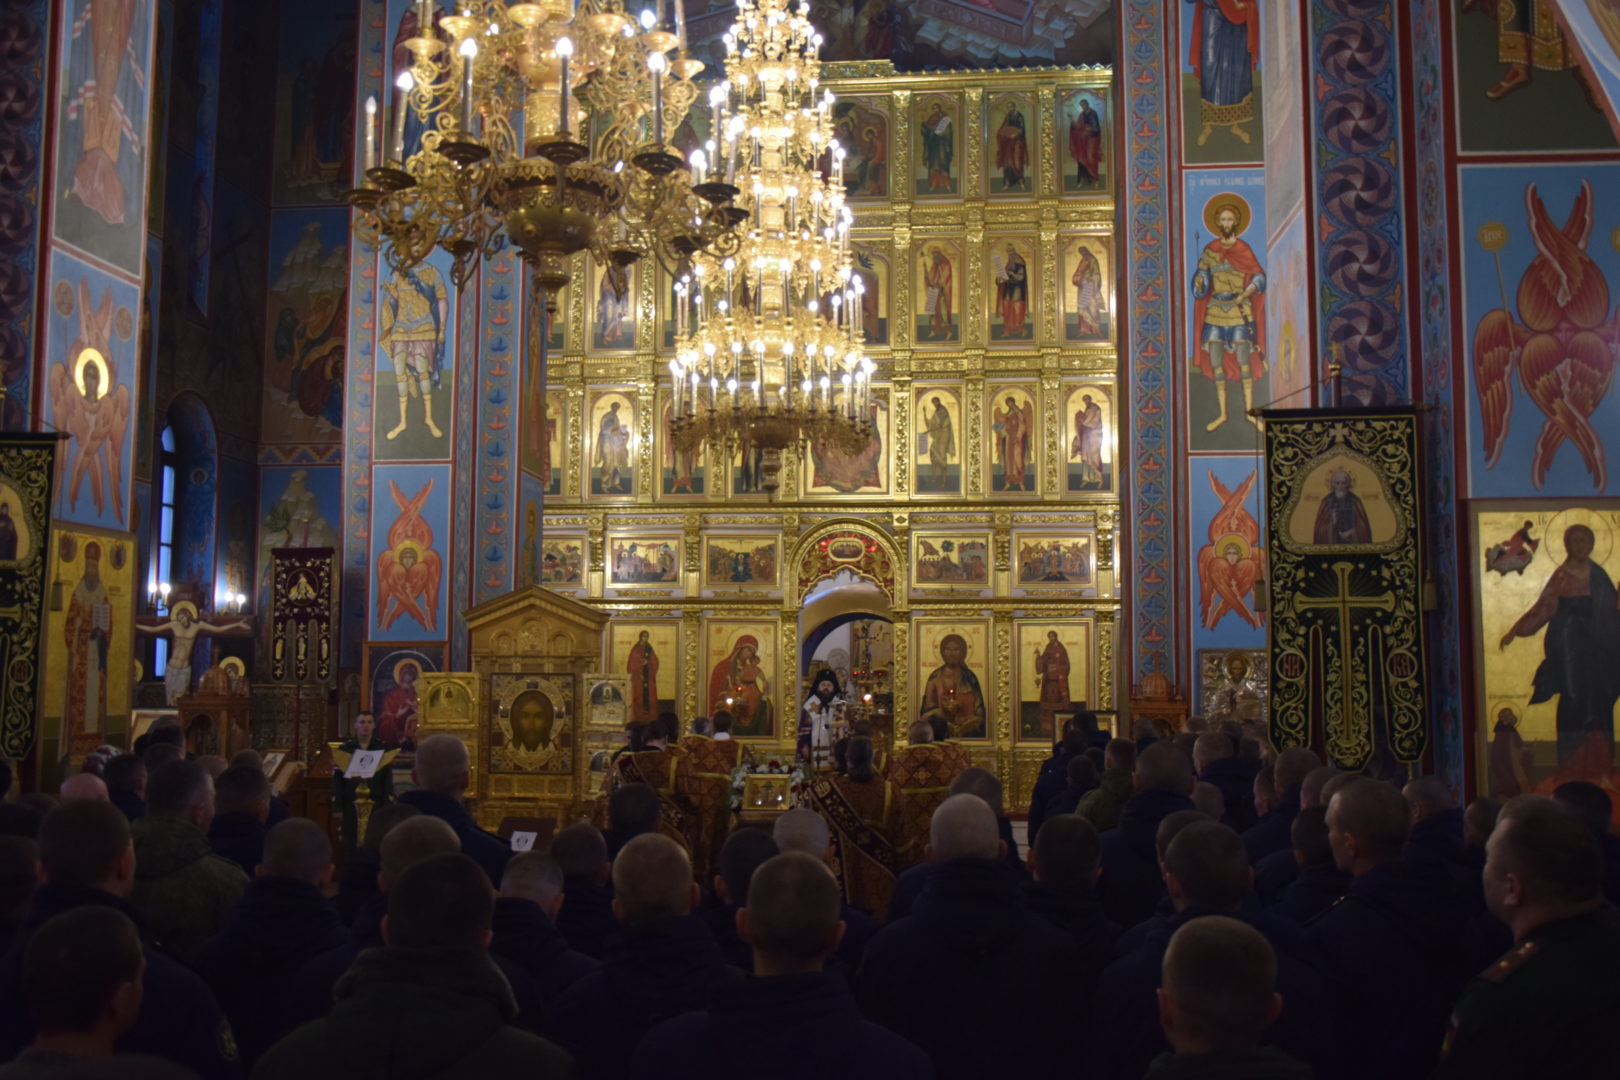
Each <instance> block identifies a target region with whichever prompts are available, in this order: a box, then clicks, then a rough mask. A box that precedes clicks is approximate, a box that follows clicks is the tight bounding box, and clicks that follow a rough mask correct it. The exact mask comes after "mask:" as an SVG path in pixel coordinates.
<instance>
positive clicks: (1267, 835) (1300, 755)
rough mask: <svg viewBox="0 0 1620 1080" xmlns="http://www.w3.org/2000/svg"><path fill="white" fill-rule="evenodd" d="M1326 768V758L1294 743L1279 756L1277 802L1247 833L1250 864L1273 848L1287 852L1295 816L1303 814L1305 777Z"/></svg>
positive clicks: (1245, 842)
mask: <svg viewBox="0 0 1620 1080" xmlns="http://www.w3.org/2000/svg"><path fill="white" fill-rule="evenodd" d="M1321 767H1322V759H1321V758H1319V757H1317V756H1316V754H1315V752H1313V751H1311V750H1309V749H1307V748H1306V747H1303V746H1290V747H1289V748H1288V749H1287V750H1284V751H1283V752H1282V753H1280V754H1278V755H1277V763H1276V765H1274V766H1273V767H1272V777H1273V784H1274V786H1275V788H1276V792H1277V802H1276V805H1275V806H1273V807H1272V808H1271V811H1270V813H1268V814H1266V815H1265V816H1263V817H1262V818H1261V819H1260V820H1259V821H1258V822H1256V823H1255V825H1254V827H1253V828H1252V829H1249V830H1248V831H1246V832H1245V833H1244V834H1243V846H1244V848H1245V849H1246V850H1247V851H1248V853H1249V865H1251V866H1257V865H1259V863H1260V860H1261V859H1263V858H1265V857H1266V856H1267V855H1270V854H1271V853H1272V852H1273V851H1286V850H1287V849H1288V845H1289V842H1290V837H1289V833H1288V830H1289V829H1291V828H1292V827H1293V825H1294V818H1295V817H1297V816H1298V815H1299V799H1300V788H1301V787H1302V786H1303V785H1304V783H1305V777H1306V776H1307V775H1308V774H1309V773H1310V771H1311V770H1312V769H1319V768H1321Z"/></svg>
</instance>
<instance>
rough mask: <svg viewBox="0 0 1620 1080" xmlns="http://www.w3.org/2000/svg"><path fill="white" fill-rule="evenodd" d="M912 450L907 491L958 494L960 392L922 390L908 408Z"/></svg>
mask: <svg viewBox="0 0 1620 1080" xmlns="http://www.w3.org/2000/svg"><path fill="white" fill-rule="evenodd" d="M911 418H912V419H911V423H912V429H913V430H914V431H916V433H917V435H916V440H917V442H916V448H915V452H914V454H913V456H912V461H911V490H912V492H913V493H914V494H917V495H961V494H962V471H963V470H962V450H963V449H964V446H963V439H964V438H965V436H966V434H967V432H966V429H965V428H963V426H962V392H961V390H960V389H959V388H957V387H954V386H923V387H919V388H918V389H917V391H916V397H915V398H914V399H913V403H912V406H911Z"/></svg>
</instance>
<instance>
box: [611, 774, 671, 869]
mask: <svg viewBox="0 0 1620 1080" xmlns="http://www.w3.org/2000/svg"><path fill="white" fill-rule="evenodd" d="M658 815H659V803H658V792H656V791H654V790H653V789H652V787H651V786H649V785H647V784H621V785H619V786H618V787H616V788H614V789H613V794H611V795H609V796H608V827H607V832H605V833H603V834H602V839H603V840H604V841H605V842H606V843H607V857H608V861H609V862H612V861H613V860H614V859H617V858H618V857H619V850H620V849H621V848H623V847H624V845H626V844H628V843H629V842H630V841H632V840H634V839H635V838H636V837H638V836H643V835H645V834H647V833H650V832H657V831H658Z"/></svg>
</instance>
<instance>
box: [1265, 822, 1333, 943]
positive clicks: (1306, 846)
mask: <svg viewBox="0 0 1620 1080" xmlns="http://www.w3.org/2000/svg"><path fill="white" fill-rule="evenodd" d="M1292 835H1293V843H1294V852H1293V854H1294V860H1295V862H1296V864H1297V865H1298V866H1299V874H1298V876H1296V877H1295V878H1294V880H1293V881H1291V882H1289V883H1288V887H1287V888H1285V889H1284V890H1283V894H1282V896H1281V897H1279V898H1278V900H1277V902H1276V903H1275V904H1271V905H1268V910H1270V911H1272V912H1274V913H1276V914H1277V915H1281V916H1283V917H1285V918H1288V919H1291V920H1293V922H1294V923H1295V924H1296V925H1298V926H1304V925H1305V924H1306V923H1308V922H1310V921H1311V920H1312V919H1314V918H1316V917H1317V916H1318V915H1320V914H1322V912H1324V911H1326V910H1327V909H1328V908H1330V907H1332V906H1333V905H1334V904H1336V903H1338V902H1339V897H1341V896H1343V895H1344V894H1345V891H1346V890H1348V889H1349V888H1350V875H1349V874H1347V873H1345V872H1344V871H1343V870H1340V869H1339V868H1338V866H1336V865H1335V864H1334V862H1333V846H1332V845H1331V844H1330V843H1328V827H1327V809H1326V808H1325V807H1321V806H1312V807H1307V808H1306V809H1304V810H1301V811H1300V812H1299V816H1298V817H1296V818H1295V819H1294V827H1293V833H1292Z"/></svg>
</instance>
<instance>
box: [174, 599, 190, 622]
mask: <svg viewBox="0 0 1620 1080" xmlns="http://www.w3.org/2000/svg"><path fill="white" fill-rule="evenodd" d="M182 611H183V612H185V613H186V614H187V615H190V616H191V621H192V622H196V621H197V605H196V604H193V603H192V602H191V601H190V600H182V601H180V602H179V603H178V604H176V605H174V607H172V608H170V609H169V614H170V616H172V617H175V618H178V617H179V615H180V613H181V612H182Z"/></svg>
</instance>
